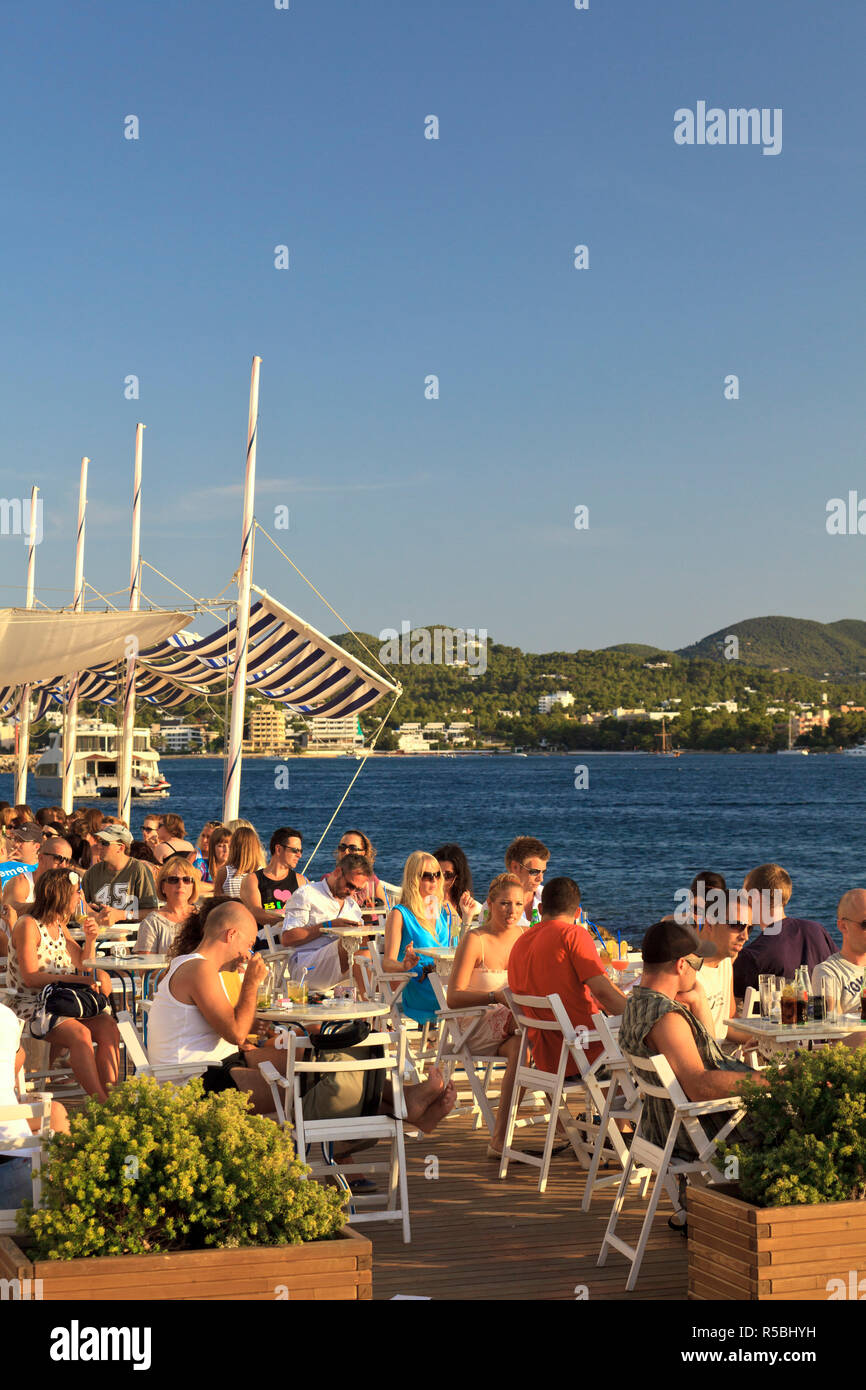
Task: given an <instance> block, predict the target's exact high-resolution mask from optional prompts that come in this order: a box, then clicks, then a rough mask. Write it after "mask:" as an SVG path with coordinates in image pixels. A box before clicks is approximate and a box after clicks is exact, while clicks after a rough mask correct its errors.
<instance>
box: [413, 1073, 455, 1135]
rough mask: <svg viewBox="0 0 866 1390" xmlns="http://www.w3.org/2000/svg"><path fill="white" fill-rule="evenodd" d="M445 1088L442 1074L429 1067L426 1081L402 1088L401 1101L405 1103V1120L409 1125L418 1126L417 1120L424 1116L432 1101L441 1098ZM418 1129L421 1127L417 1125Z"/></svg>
mask: <svg viewBox="0 0 866 1390" xmlns="http://www.w3.org/2000/svg"><path fill="white" fill-rule="evenodd" d="M444 1088H445V1082H444V1080H443V1078H442V1073H441V1071H440V1070H439V1068H438V1067H431V1068H430V1074H429V1075H428V1077H427V1080H426V1081H419V1082H418V1084H417V1086H404V1087H403V1099H404V1100H405V1102H406V1118H407V1121H408V1123H409V1124H411V1125H418V1119H419V1117H420V1116H421V1115H423V1114H424V1112H425V1110H426V1109H427V1107H428V1106H429V1105H430V1104H431V1102H432V1101H434V1100H436V1098H437V1097H438V1096H441V1095H442V1093H443V1090H444ZM418 1128H419V1129H420V1128H421V1126H420V1125H418Z"/></svg>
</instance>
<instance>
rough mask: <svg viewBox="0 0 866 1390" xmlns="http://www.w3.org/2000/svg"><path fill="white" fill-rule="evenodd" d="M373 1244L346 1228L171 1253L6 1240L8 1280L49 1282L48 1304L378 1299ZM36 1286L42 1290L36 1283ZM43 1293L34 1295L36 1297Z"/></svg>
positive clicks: (1, 1248) (2, 1252)
mask: <svg viewBox="0 0 866 1390" xmlns="http://www.w3.org/2000/svg"><path fill="white" fill-rule="evenodd" d="M372 1251H373V1247H372V1245H371V1244H370V1241H369V1240H368V1239H367V1238H366V1236H361V1235H358V1233H357V1231H353V1230H352V1229H351V1227H349V1226H346V1227H344V1229H343V1230H342V1231H341V1232H340V1234H339V1236H337V1237H336V1238H335V1239H334V1240H315V1241H309V1242H308V1243H307V1244H306V1245H276V1246H262V1245H255V1246H249V1247H247V1248H245V1249H243V1250H179V1251H177V1252H176V1253H174V1254H171V1255H107V1256H98V1257H94V1258H91V1259H84V1260H37V1261H36V1262H35V1263H33V1262H31V1260H30V1259H29V1258H28V1256H27V1254H26V1253H25V1252H24V1251H23V1250H22V1249H21V1248H20V1247H19V1246H18V1245H16V1244H15V1242H14V1240H10V1239H9V1238H8V1237H0V1279H20V1280H22V1281H23V1280H26V1279H29V1280H31V1281H34V1280H41V1281H42V1288H41V1290H39V1293H41V1297H42V1298H43V1300H44V1301H45V1302H46V1303H52V1302H53V1303H60V1302H62V1303H67V1302H69V1303H74V1302H91V1301H95V1302H101V1301H103V1300H108V1301H111V1302H114V1301H117V1300H127V1299H144V1300H148V1301H149V1300H152V1299H171V1300H177V1299H191V1300H196V1301H197V1300H202V1299H206V1300H207V1299H220V1300H224V1301H225V1300H236V1299H258V1300H259V1301H262V1302H273V1301H274V1300H275V1299H276V1300H280V1299H286V1298H288V1299H289V1300H301V1299H302V1300H309V1299H359V1298H368V1299H370V1298H372V1296H373V1255H372ZM30 1287H31V1289H33V1288H34V1285H33V1283H31V1286H30ZM33 1296H35V1295H34V1294H31V1297H33Z"/></svg>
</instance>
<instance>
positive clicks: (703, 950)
mask: <svg viewBox="0 0 866 1390" xmlns="http://www.w3.org/2000/svg"><path fill="white" fill-rule="evenodd" d="M718 954H719V953H718V951H717V950H716V948H715V946H714V945H713V944H712V942H711V941H706V940H704V939H702V938H701V937H700V936H698V934H697V932H696V931H694V929H693V928H692V927H687V926H685V925H683V924H681V923H679V922H655V923H654V924H653V926H651V927H649V928H648V929H647V932H646V934H645V936H644V939H643V941H642V942H641V955H642V956H643V958H644V962H645V963H646V964H647V965H663V964H664V963H665V961H669V960H679V959H680V957H681V956H704V957H707V956H708V957H710V958H712V957H714V956H717V955H718Z"/></svg>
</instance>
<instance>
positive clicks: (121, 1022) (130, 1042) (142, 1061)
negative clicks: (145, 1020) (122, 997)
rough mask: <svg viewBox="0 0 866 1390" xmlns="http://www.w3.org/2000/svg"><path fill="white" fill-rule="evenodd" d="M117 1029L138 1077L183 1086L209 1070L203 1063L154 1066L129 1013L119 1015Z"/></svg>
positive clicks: (129, 1061) (128, 1060)
mask: <svg viewBox="0 0 866 1390" xmlns="http://www.w3.org/2000/svg"><path fill="white" fill-rule="evenodd" d="M117 1028H118V1032H119V1033H120V1041H121V1043H122V1044H123V1047H124V1050H125V1052H126V1057H127V1062H128V1063H130V1064H131V1065H132V1066H133V1067H134V1068H135V1074H136V1076H153V1077H155V1078H156V1080H157V1081H159V1082H165V1083H169V1082H172V1083H174V1084H175V1085H177V1086H182V1085H183V1083H184V1082H185V1081H189V1079H190V1077H193V1076H201V1074H202V1072H204V1071H205V1070H206V1068H207V1064H206V1063H202V1062H178V1064H177V1065H176V1066H153V1065H152V1063H151V1062H150V1061H149V1060H148V1056H147V1053H146V1052H145V1050H144V1044H143V1043H142V1041H141V1038H140V1037H139V1035H138V1033H137V1031H136V1027H135V1024H134V1022H133V1019H132V1014H131V1013H129V1012H128V1011H125V1012H122V1013H119V1014H118V1015H117Z"/></svg>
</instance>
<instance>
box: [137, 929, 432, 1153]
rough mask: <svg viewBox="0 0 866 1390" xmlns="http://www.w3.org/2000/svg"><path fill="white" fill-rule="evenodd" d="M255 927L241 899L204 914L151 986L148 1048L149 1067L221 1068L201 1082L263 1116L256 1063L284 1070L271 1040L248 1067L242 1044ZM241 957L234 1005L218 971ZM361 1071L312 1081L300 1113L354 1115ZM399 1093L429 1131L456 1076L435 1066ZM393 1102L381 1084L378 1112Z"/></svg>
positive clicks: (265, 1099) (251, 996) (266, 1101)
mask: <svg viewBox="0 0 866 1390" xmlns="http://www.w3.org/2000/svg"><path fill="white" fill-rule="evenodd" d="M257 931H258V926H257V924H256V919H255V918H254V917H253V914H252V913H251V912H250V911H249V909H248V908H246V907H244V905H243V904H242V903H239V902H228V903H222V904H221V905H220V906H219V907H215V908H214V909H213V911H212V912H210V913H208V917H207V922H206V923H205V931H204V936H203V938H202V941H201V945H200V946H199V948H198V950H197V951H195V952H193V953H192V954H191V955H188V956H177V957H176V958H175V960H174V961H172V964H171V966H170V968H169V971H168V974H167V975H166V976H165V977H164V978H163V980H162V981H161V983H160V986H159V989H158V990H157V992H156V998H155V999H154V1001H153V1004H152V1006H151V1010H150V1018H149V1021H148V1026H147V1051H148V1058H149V1060H150V1062H151V1063H152V1064H153V1065H155V1066H159V1065H175V1064H177V1063H179V1062H203V1063H206V1064H208V1065H209V1066H211V1067H214V1068H219V1069H221V1072H222V1073H223V1075H220V1074H219V1073H216V1072H214V1073H211V1074H210V1075H209V1076H208V1077H206V1078H205V1089H206V1090H207V1089H211V1090H222V1089H224V1087H225V1085H228V1084H234V1085H235V1086H236V1087H237V1088H238V1090H241V1091H246V1092H247V1093H248V1094H249V1096H250V1098H251V1100H252V1102H253V1108H254V1110H255V1111H256V1113H257V1114H259V1115H267V1114H270V1113H271V1112H272V1111H273V1100H272V1097H271V1091H270V1087H269V1086H268V1083H267V1082H266V1081H265V1079H264V1077H263V1076H262V1074H261V1072H260V1071H259V1063H260V1062H265V1061H267V1062H273V1064H274V1066H275V1067H277V1068H278V1070H279V1071H281V1072H282V1073H283V1074H284V1075H285V1071H286V1061H287V1054H286V1051H285V1049H282V1050H278V1049H277V1048H275V1047H265V1048H260V1047H259V1048H251V1049H249V1056H250V1066H249V1067H247V1066H246V1062H245V1054H244V1053H243V1051H242V1050H241V1048H242V1044H243V1043H244V1042H245V1041H246V1037H247V1034H248V1033H249V1032H250V1029H251V1027H252V1023H253V1018H254V1015H255V1010H256V993H257V990H258V986H259V982H260V981H261V980H262V979H264V976H265V973H266V971H267V966H266V964H265V962H264V961H263V960H262V957H261V955H259V954H257V953H256V952H254V950H253V945H254V942H255V939H256V933H257ZM244 961H248V965H247V968H246V973H245V975H244V982H243V984H242V985H241V993H240V998H239V999H238V1002H237V1004H236V1005H235V1007H234V1008H232V1006H231V1004H230V1003H229V1000H228V996H227V994H226V992H225V990H224V989H223V986H222V983H221V981H220V978H219V977H220V971H221V970H222V969H223V968H226V969H232V968H236V967H237V966H238V965H240V964H242V963H243V962H244ZM330 1055H332V1056H335V1057H342V1056H346V1055H348V1054H345V1053H334V1054H330ZM233 1062H236V1063H237V1065H232V1063H233ZM363 1077H364V1073H363V1072H360V1071H359V1072H356V1073H341V1074H340V1077H339V1085H337V1086H335V1085H334V1083H333V1080H331V1081H329V1080H328V1079H324V1080H323V1081H322V1082H319V1083H317V1084H316V1085H315V1086H313V1087H311V1089H310V1090H309V1091H308V1092H307V1094H306V1095H305V1097H304V1113H305V1114H306V1115H308V1117H309V1118H311V1119H324V1118H326V1117H328V1116H331V1115H334V1114H338V1115H344V1116H345V1115H351V1114H355V1115H360V1114H361V1113H362V1110H361V1094H362V1091H363ZM220 1082H222V1084H220ZM403 1098H404V1100H405V1103H406V1112H407V1117H408V1122H409V1123H410V1124H413V1125H416V1126H417V1127H418V1128H419V1129H421V1130H423V1131H424V1133H427V1134H429V1133H431V1132H432V1131H433V1130H434V1129H435V1128H436V1125H437V1124H438V1123H439V1121H440V1120H441V1119H443V1118H444V1117H445V1115H447V1114H448V1113H449V1111H451V1110H452V1109H453V1108H454V1102H455V1100H456V1098H457V1092H456V1088H455V1086H454V1083H453V1082H449V1083H448V1084H447V1085H446V1084H445V1082H444V1079H443V1077H442V1075H441V1073H440V1072H439V1070H438V1068H436V1067H433V1068H431V1070H430V1073H429V1075H428V1077H427V1079H426V1081H423V1082H422V1083H421V1084H420V1085H418V1086H405V1087H404V1088H403ZM392 1101H393V1097H392V1095H391V1088H390V1086H389V1085H387V1084H386V1086H385V1089H384V1092H383V1096H382V1107H381V1108H382V1110H383V1112H384V1113H386V1114H387V1113H390V1112H389V1110H388V1107H389V1106H390V1105H391V1104H392Z"/></svg>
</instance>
